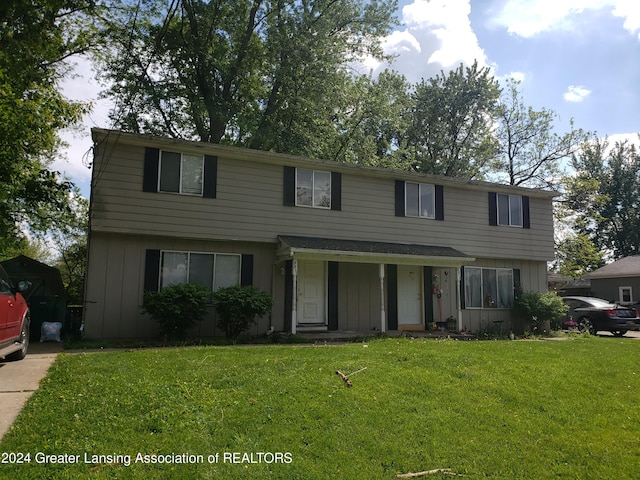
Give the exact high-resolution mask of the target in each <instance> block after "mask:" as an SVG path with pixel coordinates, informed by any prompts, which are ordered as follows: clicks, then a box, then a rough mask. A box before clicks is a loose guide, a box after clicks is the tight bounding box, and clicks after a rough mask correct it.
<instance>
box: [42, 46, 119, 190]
mask: <svg viewBox="0 0 640 480" xmlns="http://www.w3.org/2000/svg"><path fill="white" fill-rule="evenodd" d="M75 64H76V65H75V68H74V75H73V77H71V78H68V79H67V80H65V82H64V83H63V84H62V85H61V87H62V94H63V95H64V96H65V97H66V98H68V99H69V100H74V101H83V102H91V104H92V110H91V112H90V113H89V114H87V115H85V116H84V118H83V119H82V124H81V125H79V126H78V127H77V128H75V129H70V130H65V131H63V132H61V134H60V138H61V139H62V140H63V141H64V142H66V143H67V144H68V147H67V148H66V149H64V151H63V152H62V154H63V155H62V156H61V157H60V158H57V159H56V160H55V161H54V162H53V165H52V168H53V169H54V170H57V171H60V172H63V173H64V174H65V175H67V176H69V177H71V178H72V179H73V181H74V183H75V184H76V185H78V186H79V187H80V188H81V190H82V193H83V195H85V196H88V194H89V188H88V184H89V182H90V179H91V170H90V169H89V168H87V166H86V164H87V160H88V162H91V161H92V160H93V158H92V154H91V147H92V145H93V142H92V140H91V128H92V127H101V128H106V127H108V124H109V122H108V112H109V109H110V106H111V103H110V102H109V101H107V100H103V99H99V98H98V94H99V92H100V90H101V87H100V85H98V83H97V82H96V81H95V79H94V73H93V70H92V68H91V62H90V61H89V60H88V59H86V58H79V59H76V60H75Z"/></svg>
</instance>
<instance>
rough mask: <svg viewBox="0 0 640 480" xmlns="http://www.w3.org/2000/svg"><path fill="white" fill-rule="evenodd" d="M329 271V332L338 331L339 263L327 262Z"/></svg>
mask: <svg viewBox="0 0 640 480" xmlns="http://www.w3.org/2000/svg"><path fill="white" fill-rule="evenodd" d="M327 270H328V276H329V279H328V282H329V285H328V289H327V307H328V310H329V311H328V326H327V328H328V329H329V330H338V293H339V291H338V271H339V263H338V262H327Z"/></svg>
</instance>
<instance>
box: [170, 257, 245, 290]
mask: <svg viewBox="0 0 640 480" xmlns="http://www.w3.org/2000/svg"><path fill="white" fill-rule="evenodd" d="M240 267H241V255H235V254H223V253H196V252H173V251H163V252H161V255H160V288H163V287H166V286H168V285H173V284H176V283H195V284H198V285H202V286H204V287H206V288H207V290H208V291H209V292H215V291H216V290H218V289H219V288H222V287H231V286H233V285H238V284H239V283H240Z"/></svg>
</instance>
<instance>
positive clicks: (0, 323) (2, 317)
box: [0, 266, 31, 360]
mask: <svg viewBox="0 0 640 480" xmlns="http://www.w3.org/2000/svg"><path fill="white" fill-rule="evenodd" d="M30 286H31V284H30V283H29V282H26V281H23V282H18V286H17V287H14V286H13V285H12V283H11V280H10V279H9V276H8V275H7V273H6V272H5V271H4V269H3V268H2V267H1V266H0V359H2V358H6V359H7V360H22V359H23V358H24V357H25V355H26V354H27V349H28V348H29V323H30V317H29V307H28V306H27V302H26V301H25V299H24V297H23V296H22V295H21V294H20V292H26V291H27V290H29V287H30Z"/></svg>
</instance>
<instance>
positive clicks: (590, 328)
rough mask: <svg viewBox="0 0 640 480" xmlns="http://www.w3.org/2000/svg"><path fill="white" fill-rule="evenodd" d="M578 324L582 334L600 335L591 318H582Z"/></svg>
mask: <svg viewBox="0 0 640 480" xmlns="http://www.w3.org/2000/svg"><path fill="white" fill-rule="evenodd" d="M578 324H579V328H580V331H581V332H582V333H586V332H589V335H595V334H596V333H598V330H596V327H595V326H594V325H593V322H592V321H591V319H590V318H589V317H582V318H581V319H580V321H579V322H578Z"/></svg>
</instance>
